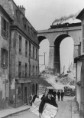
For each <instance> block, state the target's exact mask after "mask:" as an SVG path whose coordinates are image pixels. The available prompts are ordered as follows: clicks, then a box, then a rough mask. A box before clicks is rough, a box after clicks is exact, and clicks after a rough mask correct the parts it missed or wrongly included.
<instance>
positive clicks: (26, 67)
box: [25, 63, 27, 77]
mask: <svg viewBox="0 0 84 118" xmlns="http://www.w3.org/2000/svg"><path fill="white" fill-rule="evenodd" d="M25 77H27V63H25Z"/></svg>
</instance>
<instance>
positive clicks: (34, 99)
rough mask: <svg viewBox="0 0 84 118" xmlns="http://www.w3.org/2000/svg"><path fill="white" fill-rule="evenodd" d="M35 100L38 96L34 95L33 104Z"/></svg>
mask: <svg viewBox="0 0 84 118" xmlns="http://www.w3.org/2000/svg"><path fill="white" fill-rule="evenodd" d="M36 98H38V96H37V95H36V94H35V95H34V96H33V99H32V103H34V101H35V100H36Z"/></svg>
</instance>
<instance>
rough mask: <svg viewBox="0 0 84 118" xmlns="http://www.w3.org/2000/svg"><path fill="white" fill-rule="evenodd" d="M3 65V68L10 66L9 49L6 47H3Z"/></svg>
mask: <svg viewBox="0 0 84 118" xmlns="http://www.w3.org/2000/svg"><path fill="white" fill-rule="evenodd" d="M1 66H2V68H7V66H8V51H7V50H6V49H3V48H2V49H1Z"/></svg>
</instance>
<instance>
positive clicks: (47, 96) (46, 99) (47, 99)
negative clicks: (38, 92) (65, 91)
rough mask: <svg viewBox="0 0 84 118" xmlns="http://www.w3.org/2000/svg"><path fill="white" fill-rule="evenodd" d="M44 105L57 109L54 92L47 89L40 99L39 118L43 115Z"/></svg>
mask: <svg viewBox="0 0 84 118" xmlns="http://www.w3.org/2000/svg"><path fill="white" fill-rule="evenodd" d="M46 103H48V104H50V105H53V106H54V107H56V108H58V105H57V103H56V93H55V92H52V91H49V90H47V89H46V90H45V93H44V95H43V96H42V98H41V103H40V106H39V118H41V116H42V114H43V111H44V107H45V104H46Z"/></svg>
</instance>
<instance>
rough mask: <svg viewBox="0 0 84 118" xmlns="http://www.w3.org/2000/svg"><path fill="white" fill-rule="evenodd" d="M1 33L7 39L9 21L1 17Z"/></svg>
mask: <svg viewBox="0 0 84 118" xmlns="http://www.w3.org/2000/svg"><path fill="white" fill-rule="evenodd" d="M1 35H2V36H3V37H4V38H5V39H7V38H8V35H9V23H8V22H7V21H6V20H5V19H4V18H3V17H1Z"/></svg>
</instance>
